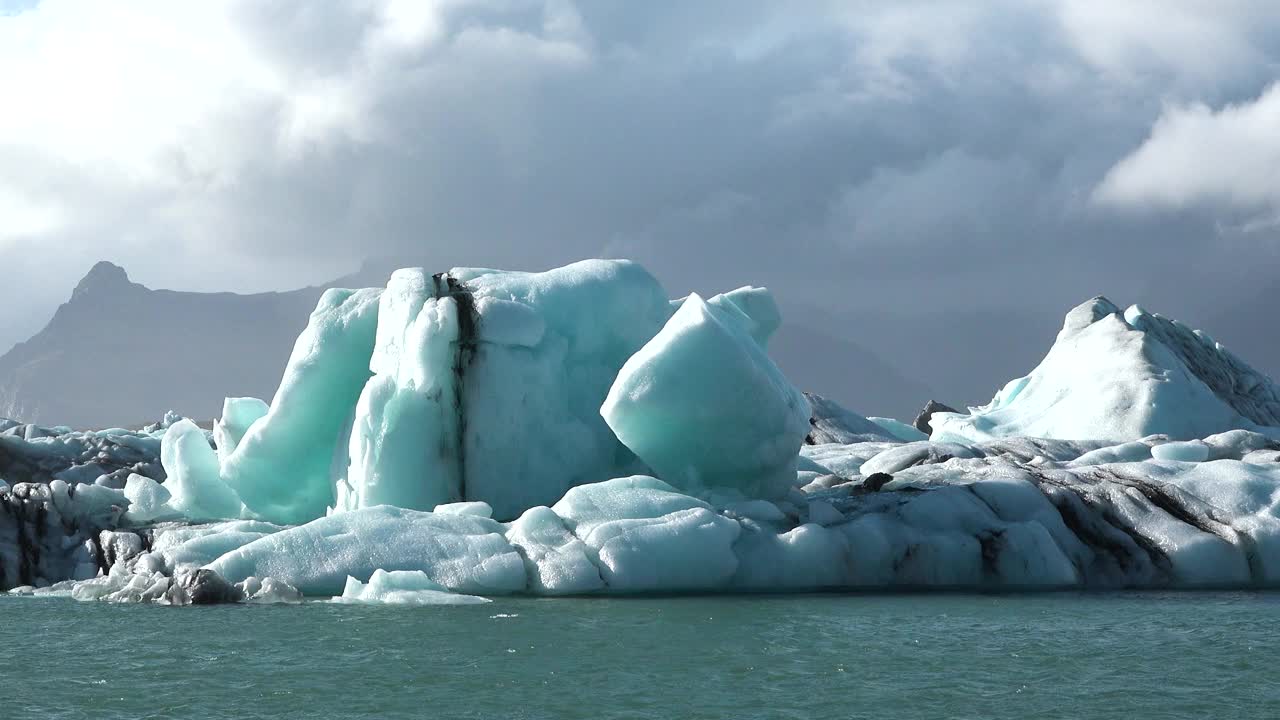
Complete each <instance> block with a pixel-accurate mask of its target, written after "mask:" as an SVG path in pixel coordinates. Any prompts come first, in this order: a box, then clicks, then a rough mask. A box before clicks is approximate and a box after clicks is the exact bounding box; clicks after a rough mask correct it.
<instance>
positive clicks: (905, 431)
mask: <svg viewBox="0 0 1280 720" xmlns="http://www.w3.org/2000/svg"><path fill="white" fill-rule="evenodd" d="M867 419H868V420H870V421H871V422H873V423H875V424H876V425H879V426H880V427H882V428H884V429H885V430H886V431H888V433H889V434H890V435H892V436H893V437H895V438H897V439H899V440H901V441H902V442H916V441H918V440H928V439H929V436H928V435H925V434H924V433H922V432H920V431H919V430H917V429H916V428H915V427H914V426H911V425H908V424H906V423H904V422H902V421H901V420H895V419H893V418H885V417H869V418H867Z"/></svg>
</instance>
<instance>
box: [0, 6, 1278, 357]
mask: <svg viewBox="0 0 1280 720" xmlns="http://www.w3.org/2000/svg"><path fill="white" fill-rule="evenodd" d="M15 7H17V8H19V9H20V10H21V11H20V12H16V14H11V15H4V14H2V13H3V12H4V10H3V9H5V8H15ZM1191 47H1199V48H1203V49H1204V50H1203V51H1197V52H1191V51H1189V50H1188V48H1191ZM1278 63H1280V16H1278V15H1277V14H1276V13H1274V12H1273V11H1271V9H1270V3H1267V2H1253V1H1251V0H1225V1H1224V2H1213V3H1210V2H1208V0H1203V1H1202V0H1189V1H1188V2H1185V3H1177V4H1176V5H1173V6H1170V5H1169V4H1167V3H1156V2H1154V1H1150V2H1149V1H1148V0H1134V2H1132V3H1123V4H1117V3H1109V4H1108V3H1101V2H1092V0H1031V1H1030V2H1028V1H1026V0H990V1H987V2H968V1H963V0H961V1H957V2H947V3H937V2H930V1H926V0H896V1H894V2H889V1H888V0H884V1H872V0H855V1H853V2H849V1H847V0H817V1H815V2H813V3H810V4H807V5H806V8H805V11H804V12H796V11H795V8H794V6H793V5H792V4H789V3H785V2H779V1H778V0H708V1H707V2H699V3H656V4H655V3H633V2H624V1H623V0H594V1H592V2H585V1H581V2H575V1H573V0H434V1H431V2H426V1H417V0H335V1H334V2H326V3H312V2H303V1H302V0H253V1H249V0H210V1H209V2H202V3H175V2H167V1H164V0H127V1H125V0H122V1H121V2H118V3H112V4H111V5H110V7H108V6H106V5H104V4H103V3H100V2H97V1H96V0H43V1H42V2H40V3H38V4H36V5H34V7H28V6H26V5H22V4H20V5H14V4H13V3H12V2H10V3H9V4H7V5H0V86H3V87H4V88H5V89H6V101H5V102H6V112H5V113H2V114H0V291H3V293H4V297H5V298H7V305H6V307H7V308H14V312H11V313H6V314H5V316H4V317H3V318H0V351H2V350H3V349H4V347H6V346H7V344H8V342H12V341H14V340H17V339H20V338H21V337H22V336H23V335H24V334H29V333H30V332H31V331H34V330H35V329H36V328H38V327H39V325H40V324H42V323H43V322H44V321H45V320H46V319H47V318H48V316H49V314H50V312H51V311H52V308H53V306H54V305H56V303H57V302H58V301H59V300H60V299H62V298H65V297H66V296H67V295H68V294H69V292H70V289H71V287H72V286H73V285H74V283H75V281H76V280H77V278H78V276H79V275H80V274H81V273H83V272H84V271H85V270H87V269H88V268H89V267H90V266H91V265H92V264H93V263H94V262H95V261H97V260H99V259H109V260H113V261H116V262H119V263H121V264H123V265H125V266H126V267H127V268H129V270H130V273H131V275H132V276H133V277H134V278H135V279H137V280H139V281H141V282H144V283H147V284H149V285H152V286H165V287H176V288H182V289H198V290H215V289H217V290H223V289H229V290H238V291H249V290H263V289H272V288H283V287H289V286H297V285H302V284H305V283H310V282H317V281H320V280H324V279H327V278H330V277H333V276H336V275H338V274H340V273H342V272H345V271H348V270H350V269H353V268H354V267H355V266H356V265H357V264H358V263H359V262H360V260H361V259H362V258H363V257H365V256H368V255H398V256H407V257H413V258H416V259H418V261H419V262H423V263H426V264H429V265H431V266H433V267H441V268H443V267H448V266H452V265H489V266H493V265H497V266H513V267H526V268H539V267H547V266H550V265H554V264H558V263H562V262H566V261H569V260H573V259H577V258H580V257H583V256H590V255H601V254H607V255H629V256H633V257H635V258H636V259H638V260H641V261H642V262H645V263H646V264H647V265H649V266H651V267H652V269H653V270H654V271H655V272H656V273H658V274H659V276H660V277H661V278H662V279H663V281H664V282H665V283H666V284H667V285H668V286H669V290H670V291H671V292H672V293H673V294H683V293H684V292H687V291H688V290H690V289H698V290H703V291H714V290H720V289H724V288H725V287H728V286H730V285H737V284H742V283H745V282H750V283H756V284H769V285H771V286H773V287H774V288H775V289H776V290H777V291H778V293H779V295H780V297H781V298H782V299H783V301H784V303H789V304H793V305H803V306H805V307H810V308H812V307H825V308H834V309H836V310H837V311H839V312H843V311H845V310H849V309H858V310H860V311H861V310H862V309H864V308H871V309H873V310H877V311H880V310H883V311H884V312H888V311H890V310H892V311H893V312H901V313H914V314H917V315H919V314H927V313H937V312H940V310H939V308H946V309H949V310H952V309H953V310H955V311H961V310H963V311H966V312H969V311H972V312H977V311H979V310H983V309H990V308H992V307H999V306H1002V305H1007V304H1009V303H1011V302H1013V300H1014V299H1015V298H1016V300H1017V302H1018V303H1019V304H1020V305H1022V306H1026V307H1028V308H1031V309H1033V310H1035V311H1036V312H1045V313H1049V314H1057V313H1058V310H1059V307H1060V306H1062V305H1064V304H1066V303H1069V302H1073V301H1078V300H1079V299H1080V297H1087V296H1088V295H1090V294H1093V293H1095V292H1099V291H1106V290H1108V289H1109V288H1112V287H1115V286H1123V287H1126V288H1136V289H1143V291H1144V292H1146V291H1148V290H1149V291H1150V293H1152V294H1154V295H1158V293H1159V289H1160V288H1161V287H1165V286H1169V287H1187V286H1199V287H1203V293H1202V294H1201V295H1199V296H1197V297H1191V296H1189V295H1185V294H1184V295H1176V296H1174V297H1176V298H1185V300H1186V302H1188V303H1190V302H1196V301H1199V300H1203V301H1205V302H1208V301H1209V299H1211V298H1212V297H1214V296H1215V294H1218V293H1220V291H1222V290H1223V288H1222V287H1217V286H1214V285H1213V283H1212V282H1197V283H1190V282H1188V277H1187V274H1188V273H1190V272H1191V270H1189V269H1187V268H1186V267H1179V266H1170V265H1168V264H1167V263H1165V262H1164V261H1163V260H1161V259H1159V256H1157V255H1155V254H1154V249H1155V248H1159V247H1166V248H1167V247H1171V246H1173V247H1177V248H1178V249H1179V251H1180V253H1181V255H1180V256H1181V257H1184V258H1199V259H1203V263H1202V264H1201V267H1207V266H1209V265H1212V264H1213V263H1215V262H1218V260H1217V254H1218V253H1217V247H1216V245H1215V243H1217V242H1218V241H1219V240H1220V237H1221V232H1220V228H1221V227H1222V226H1223V224H1224V223H1226V224H1232V225H1233V226H1241V223H1242V222H1245V223H1247V222H1253V221H1256V220H1257V219H1258V217H1262V216H1261V215H1259V213H1261V212H1262V211H1263V210H1266V209H1268V208H1270V207H1272V204H1273V203H1274V199H1272V198H1270V196H1267V192H1268V191H1267V190H1259V189H1258V185H1260V184H1262V183H1260V181H1259V178H1261V177H1264V176H1265V173H1266V169H1267V163H1268V162H1270V163H1272V167H1274V164H1275V161H1274V160H1267V156H1265V155H1262V154H1257V155H1255V156H1254V157H1252V158H1251V161H1253V162H1254V163H1255V165H1256V171H1251V174H1250V175H1249V176H1248V177H1244V178H1238V179H1235V180H1237V181H1238V185H1239V187H1237V188H1236V189H1234V190H1231V191H1230V192H1229V198H1230V200H1229V203H1228V205H1230V207H1226V208H1223V207H1219V205H1221V203H1207V204H1206V203H1202V202H1200V198H1201V195H1203V194H1204V192H1205V191H1204V190H1203V189H1199V190H1195V191H1194V192H1193V191H1192V190H1191V189H1184V190H1179V191H1178V193H1181V194H1178V193H1175V197H1177V198H1183V197H1185V198H1187V199H1186V201H1185V202H1183V201H1182V200H1179V202H1177V203H1171V202H1167V201H1164V200H1161V201H1159V202H1156V201H1154V200H1152V199H1151V197H1153V196H1150V192H1151V191H1150V188H1148V187H1147V185H1143V184H1141V183H1136V181H1134V182H1133V183H1129V184H1126V185H1125V187H1129V188H1131V189H1132V188H1139V189H1141V191H1140V192H1139V190H1131V192H1132V193H1135V194H1133V195H1132V197H1130V199H1128V200H1125V201H1124V202H1122V203H1117V202H1106V203H1097V202H1090V200H1091V198H1092V197H1094V192H1095V188H1099V187H1100V186H1101V187H1104V188H1109V187H1111V185H1112V184H1113V183H1119V182H1120V180H1116V179H1115V178H1116V177H1119V176H1120V174H1122V173H1121V170H1122V169H1123V168H1124V167H1127V166H1128V164H1130V163H1131V161H1132V163H1137V161H1136V160H1134V159H1133V158H1139V157H1140V156H1144V155H1143V153H1144V152H1145V148H1146V147H1147V145H1144V140H1145V139H1147V138H1148V136H1149V135H1150V136H1151V137H1150V142H1149V143H1148V144H1149V145H1152V146H1154V145H1155V144H1157V141H1158V140H1159V138H1160V137H1163V136H1164V135H1165V134H1168V132H1167V131H1164V130H1161V129H1160V128H1164V127H1165V126H1166V125H1170V126H1174V125H1177V126H1181V124H1186V123H1187V121H1184V120H1180V119H1179V118H1181V117H1182V116H1183V115H1188V117H1190V116H1191V115H1195V114H1196V113H1200V114H1201V115H1204V116H1205V117H1206V118H1210V119H1211V120H1212V122H1210V123H1209V124H1219V125H1220V124H1223V123H1224V122H1234V121H1225V120H1223V119H1222V118H1223V117H1225V116H1230V115H1232V114H1233V113H1235V112H1236V111H1235V110H1230V111H1228V110H1227V109H1224V110H1219V111H1216V112H1213V111H1204V110H1193V108H1196V107H1197V105H1196V104H1197V103H1200V104H1205V105H1208V106H1211V107H1217V108H1231V107H1234V105H1239V106H1240V108H1241V109H1240V112H1241V113H1244V112H1246V110H1245V109H1246V108H1248V107H1252V106H1253V105H1261V104H1262V103H1263V100H1265V99H1266V98H1268V97H1270V94H1269V95H1266V96H1263V99H1259V94H1260V93H1261V92H1262V91H1263V89H1264V88H1265V87H1266V86H1267V84H1268V83H1270V82H1273V81H1274V78H1275V75H1276V72H1275V71H1276V68H1277V67H1278V66H1280V65H1278ZM1271 92H1272V93H1274V91H1271ZM1267 102H1272V101H1270V100H1268V101H1267ZM1248 112H1256V111H1248ZM1162 117H1163V118H1164V119H1161V118H1162ZM1170 118H1172V119H1170ZM1204 122H1209V121H1207V120H1206V121H1204ZM1153 126H1154V127H1156V131H1155V133H1154V134H1153V130H1152V128H1153ZM1181 132H1182V131H1178V133H1181ZM1232 132H1234V131H1232ZM1161 144H1162V143H1161ZM1139 147H1142V148H1144V149H1143V150H1139V151H1137V152H1136V153H1135V150H1134V149H1135V148H1139ZM1157 154H1159V155H1164V154H1165V151H1160V153H1157ZM1130 155H1132V158H1130V159H1129V160H1124V162H1123V163H1121V160H1122V159H1123V158H1126V156H1130ZM1117 163H1121V164H1120V165H1117ZM1140 164H1144V165H1145V161H1144V162H1143V163H1140ZM1136 166H1137V165H1136V164H1135V167H1136ZM1108 173H1111V175H1108ZM1134 173H1136V174H1135V177H1137V176H1138V175H1144V176H1150V175H1151V173H1148V172H1142V173H1139V172H1138V171H1137V170H1135V171H1134ZM1157 174H1166V175H1167V174H1170V173H1167V172H1165V171H1164V170H1160V171H1159V173H1157ZM1104 178H1105V182H1104ZM1227 180H1233V178H1224V181H1227ZM1126 182H1127V181H1126ZM1170 182H1172V181H1171V180H1170ZM1206 182H1207V181H1206ZM1135 183H1136V184H1135ZM1220 184H1221V183H1218V185H1220ZM1184 185H1185V187H1187V188H1194V183H1190V181H1188V183H1185V184H1184ZM1276 185H1277V184H1276V183H1274V182H1272V183H1270V184H1269V185H1268V186H1267V187H1269V188H1274V187H1276ZM1142 188H1147V189H1142ZM1111 192H1112V191H1111V190H1106V191H1105V192H1104V191H1103V190H1098V191H1097V193H1098V195H1099V197H1102V196H1104V195H1106V196H1107V197H1110V195H1109V194H1108V193H1111ZM1160 192H1161V193H1164V195H1161V194H1160V193H1157V196H1158V197H1164V196H1165V195H1167V194H1168V192H1169V191H1168V190H1167V189H1166V190H1162V191H1160ZM1215 192H1217V191H1215ZM1249 195H1252V196H1258V195H1261V196H1264V197H1262V198H1261V200H1259V199H1258V198H1257V197H1246V196H1249ZM1126 197H1128V196H1126ZM1242 198H1243V199H1245V200H1248V202H1249V203H1253V204H1252V205H1248V207H1250V208H1252V209H1251V210H1249V212H1250V213H1253V214H1250V215H1248V216H1246V217H1244V218H1242V217H1241V215H1240V213H1241V212H1243V210H1242V209H1241V208H1244V207H1245V206H1246V205H1247V203H1245V204H1241V199H1242ZM1135 203H1136V204H1141V205H1143V206H1144V207H1150V208H1152V209H1153V211H1152V212H1148V213H1144V214H1134V213H1127V212H1117V207H1118V206H1119V207H1128V206H1130V205H1132V204H1135ZM1251 227H1254V229H1253V231H1252V232H1251V233H1249V235H1250V237H1251V238H1253V239H1254V240H1257V239H1258V238H1263V239H1266V238H1270V237H1271V236H1272V235H1274V234H1275V232H1276V231H1275V229H1274V228H1268V227H1267V226H1266V225H1265V223H1263V224H1262V225H1257V224H1256V223H1255V225H1254V226H1251ZM1258 244H1263V243H1262V242H1259V243H1258ZM1245 249H1247V248H1245ZM1242 251H1244V249H1242ZM1100 257H1105V258H1108V260H1109V261H1108V262H1099V261H1098V258H1100ZM1047 268H1052V269H1053V270H1054V271H1053V272H1049V271H1048V270H1047ZM1242 273H1245V274H1247V273H1255V274H1256V275H1259V276H1261V275H1262V274H1263V270H1262V269H1261V265H1259V267H1258V268H1256V269H1255V268H1245V269H1243V270H1239V271H1237V277H1236V283H1237V284H1239V283H1242V282H1244V281H1246V280H1247V279H1245V278H1240V277H1239V275H1240V274H1242ZM37 277H38V278H39V280H38V281H37V280H36V279H35V278H37ZM993 278H998V282H995V281H993ZM852 288H856V294H851V293H852V291H851V289H852ZM904 288H910V291H909V292H904ZM958 288H964V292H963V293H958V292H957V289H958ZM1077 296H1080V297H1077ZM1144 299H1146V300H1149V301H1150V302H1151V304H1152V305H1153V306H1157V307H1160V306H1161V305H1160V303H1159V302H1158V298H1157V297H1151V298H1144ZM832 322H833V324H836V322H837V321H832ZM849 332H853V331H852V330H850V331H849ZM1011 332H1013V331H1012V330H1011ZM865 339H866V340H868V341H869V342H877V341H879V340H880V338H865ZM942 340H944V338H935V341H942ZM886 342H887V341H886ZM909 350H910V348H905V347H890V348H886V350H885V352H886V353H892V352H904V351H909ZM937 357H938V360H937V362H943V361H944V359H945V354H939V355H937ZM1000 372H1003V370H1001V371H1000ZM993 381H994V380H993ZM983 382H986V381H985V380H984V381H983Z"/></svg>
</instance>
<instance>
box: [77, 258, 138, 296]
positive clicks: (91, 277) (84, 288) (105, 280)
mask: <svg viewBox="0 0 1280 720" xmlns="http://www.w3.org/2000/svg"><path fill="white" fill-rule="evenodd" d="M132 284H133V283H132V282H131V281H130V280H129V273H127V272H125V269H124V268H122V267H120V266H119V265H116V264H115V263H113V262H108V261H106V260H102V261H100V262H98V263H97V264H95V265H94V266H93V267H92V268H90V269H89V273H88V274H87V275H85V276H84V278H83V279H81V280H80V284H79V285H76V289H75V292H74V293H73V294H72V297H79V296H81V295H83V294H85V293H88V292H96V291H98V290H103V289H108V288H115V287H127V286H129V285H132Z"/></svg>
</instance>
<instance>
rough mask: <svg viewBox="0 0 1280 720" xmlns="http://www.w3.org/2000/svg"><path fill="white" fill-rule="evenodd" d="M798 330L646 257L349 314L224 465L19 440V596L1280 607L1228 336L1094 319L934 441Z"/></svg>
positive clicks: (1066, 330)
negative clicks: (1243, 601)
mask: <svg viewBox="0 0 1280 720" xmlns="http://www.w3.org/2000/svg"><path fill="white" fill-rule="evenodd" d="M673 308H675V310H674V315H673V314H672V312H673V310H672V309H673ZM778 323H779V317H778V313H777V307H776V305H775V304H774V303H773V300H772V298H771V297H770V296H769V294H768V292H767V291H765V290H761V289H756V288H743V289H740V290H736V291H733V292H731V293H726V294H724V295H720V296H716V297H714V298H711V299H710V300H707V301H703V300H702V299H701V298H699V297H698V296H697V295H691V296H689V297H688V298H685V299H683V300H680V301H677V302H675V303H670V304H669V303H668V302H667V301H666V300H665V294H664V293H663V292H662V291H661V288H660V287H659V286H658V284H657V282H656V281H655V280H654V279H653V278H652V277H651V276H649V275H648V273H646V272H644V270H643V269H641V268H639V267H638V266H635V265H632V264H630V263H625V262H605V261H592V262H586V263H579V264H576V265H572V266H569V267H566V268H561V269H558V270H553V271H549V272H546V273H507V272H499V271H491V270H476V269H458V270H453V271H451V272H449V273H445V274H441V275H438V276H430V275H427V274H426V273H425V272H423V271H421V270H408V271H401V272H398V273H396V274H395V275H394V276H393V278H392V280H391V282H390V283H389V286H388V288H387V290H385V291H377V290H370V291H341V292H335V293H330V294H328V295H326V296H325V300H324V301H323V302H322V303H321V305H320V307H318V308H317V310H316V312H315V313H314V314H313V315H312V318H311V322H310V324H309V325H308V329H307V330H306V331H305V332H304V333H303V335H302V337H300V338H299V341H298V344H297V346H296V348H295V352H294V356H293V358H292V359H291V360H290V365H289V367H288V368H287V370H286V373H285V380H284V382H283V383H282V386H281V389H280V392H279V393H277V396H276V398H275V400H274V401H273V403H272V405H271V406H270V407H269V408H268V407H267V406H266V405H265V404H264V403H262V402H260V401H255V400H252V399H232V400H229V401H228V402H227V404H226V406H225V408H224V413H223V415H224V417H223V418H222V419H221V420H219V421H218V423H217V425H216V426H215V431H214V433H213V434H212V439H213V441H214V444H216V445H217V449H216V451H215V449H214V447H213V445H212V444H211V442H210V434H209V433H206V432H205V431H203V430H200V429H199V428H198V427H196V426H195V424H193V423H191V422H190V421H185V420H181V419H180V418H178V417H176V416H173V417H169V418H166V421H165V423H164V424H163V425H164V427H163V428H161V427H159V426H157V427H156V428H155V429H154V430H153V431H148V432H144V433H136V432H131V431H126V430H107V431H98V432H93V433H74V432H72V431H70V430H67V429H58V428H40V427H36V426H26V425H20V424H16V423H0V473H7V474H6V478H7V479H8V482H5V483H0V588H11V587H19V588H20V589H19V590H18V591H15V592H17V593H18V594H32V595H69V596H73V597H76V598H78V599H85V600H104V601H110V602H155V603H169V604H196V603H205V602H233V601H245V602H296V601H297V600H299V599H300V598H301V596H302V595H303V594H306V595H309V596H326V595H335V594H339V593H341V596H342V598H343V600H344V601H357V602H393V603H414V604H429V603H435V602H449V603H457V602H475V601H483V598H471V599H466V598H465V595H471V594H475V595H501V594H510V593H528V594H535V595H568V594H593V593H632V592H652V591H733V590H815V589H831V588H874V587H930V588H937V587H965V588H975V587H976V588H1002V589H1008V588H1020V587H1034V588H1047V587H1272V586H1278V585H1280V519H1278V518H1280V492H1277V488H1280V441H1277V439H1276V438H1275V437H1273V436H1276V435H1277V434H1278V433H1280V431H1277V430H1276V428H1275V427H1273V426H1274V425H1276V423H1277V422H1278V421H1280V400H1277V393H1276V390H1275V387H1274V386H1273V385H1272V384H1271V382H1270V381H1269V380H1267V379H1266V378H1264V377H1262V376H1260V375H1258V374H1257V373H1256V372H1255V371H1253V370H1251V369H1249V368H1248V366H1247V365H1245V364H1244V363H1242V362H1240V361H1239V360H1238V359H1236V358H1234V357H1233V356H1231V355H1230V353H1228V352H1226V351H1225V350H1224V349H1222V348H1221V346H1219V345H1217V344H1216V343H1213V342H1212V341H1211V340H1209V339H1208V338H1207V337H1206V336H1204V335H1202V334H1199V333H1196V332H1193V331H1190V330H1188V329H1186V328H1184V327H1182V326H1181V325H1179V324H1177V323H1175V322H1172V321H1168V320H1165V319H1164V318H1161V317H1160V316H1157V315H1149V314H1147V313H1144V312H1142V311H1140V310H1137V309H1133V308H1131V309H1130V310H1129V311H1128V312H1126V313H1124V314H1123V315H1122V314H1121V313H1120V312H1119V310H1118V309H1117V308H1116V307H1115V306H1114V305H1111V304H1110V303H1109V302H1107V301H1105V300H1102V299H1098V300H1095V301H1092V302H1090V303H1086V304H1085V305H1082V306H1081V307H1079V308H1077V309H1075V310H1073V311H1072V312H1071V313H1070V314H1069V315H1068V316H1067V319H1066V322H1065V323H1064V326H1063V330H1062V332H1061V333H1060V334H1059V337H1058V341H1057V342H1056V343H1055V345H1054V347H1053V349H1051V351H1050V352H1049V354H1048V356H1046V358H1045V360H1044V361H1043V362H1042V363H1041V364H1040V366H1039V367H1037V368H1036V369H1035V370H1034V371H1033V372H1032V373H1031V375H1029V376H1028V377H1026V378H1021V379H1019V380H1017V381H1015V382H1013V383H1010V384H1009V385H1008V386H1007V387H1006V388H1005V389H1004V390H1002V391H1001V392H1000V394H998V395H997V396H996V398H995V399H994V400H993V401H992V403H991V404H990V405H988V406H986V407H983V408H976V409H974V412H973V414H972V415H960V414H957V413H948V412H946V411H945V409H944V408H942V406H939V405H937V404H936V403H931V404H930V405H929V406H927V407H926V410H925V412H924V413H922V420H920V421H919V424H920V425H923V426H924V427H927V428H930V429H932V431H933V434H932V437H931V439H925V438H923V437H922V436H921V434H919V433H918V432H917V430H916V429H914V428H912V427H911V426H907V425H905V424H903V423H900V422H898V421H896V420H892V419H883V418H864V417H862V416H860V415H857V414H856V413H853V412H851V411H848V410H845V409H844V408H841V407H840V406H839V405H837V404H835V403H833V402H831V401H829V400H827V399H825V398H822V397H821V396H817V395H812V396H810V397H809V399H808V401H806V399H805V397H804V396H802V395H801V394H800V393H799V392H797V391H796V390H795V389H794V388H792V387H791V385H790V384H789V383H787V381H786V380H785V378H783V377H782V375H781V373H780V372H779V371H778V370H777V368H776V366H774V365H773V364H772V362H770V361H769V359H768V358H767V356H766V355H765V354H764V348H765V346H766V345H767V343H768V341H769V339H770V336H771V334H772V333H773V331H774V330H775V329H776V328H777V327H778ZM615 433H616V434H615ZM161 436H163V440H161ZM802 443H804V444H803V445H802ZM633 450H634V453H633V452H632V451H633ZM157 455H160V456H162V459H163V468H160V467H159V466H157V465H156V463H155V460H156V456H157ZM645 466H648V467H645ZM164 469H167V471H168V474H167V479H166V473H165V472H163V470H164ZM640 471H644V472H648V471H652V472H653V473H655V474H657V475H659V476H660V477H661V478H662V479H658V478H656V477H652V476H650V475H635V474H633V473H634V472H640ZM11 473H16V474H18V478H19V479H18V480H17V481H14V478H12V477H10V476H9V475H8V474H11ZM32 478H33V479H35V480H36V482H28V481H26V480H27V479H32ZM162 481H163V482H162ZM379 503H391V504H394V505H403V506H408V507H394V506H392V505H388V504H379ZM427 510H432V512H427ZM495 518H496V519H495ZM215 519H217V520H222V521H220V522H209V523H204V524H193V523H197V522H198V521H201V520H215ZM265 520H273V521H276V522H279V523H282V524H288V525H292V527H285V526H283V525H277V524H274V523H273V522H266V521H265ZM500 521H507V522H500ZM460 594H465V595H460Z"/></svg>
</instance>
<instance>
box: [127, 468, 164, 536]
mask: <svg viewBox="0 0 1280 720" xmlns="http://www.w3.org/2000/svg"><path fill="white" fill-rule="evenodd" d="M124 496H125V497H126V498H128V500H129V510H128V511H127V512H125V516H124V517H125V520H126V521H127V522H129V523H131V524H134V525H141V524H144V523H147V522H150V521H152V520H154V519H156V518H158V517H161V516H163V515H165V514H166V513H167V512H169V509H168V507H166V503H168V502H169V499H170V497H171V494H170V492H169V491H168V490H167V489H166V488H165V486H164V485H161V484H160V483H158V482H156V481H155V480H152V479H151V478H149V477H146V476H144V475H138V474H137V473H131V474H130V475H129V477H128V478H127V479H126V480H125V484H124Z"/></svg>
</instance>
